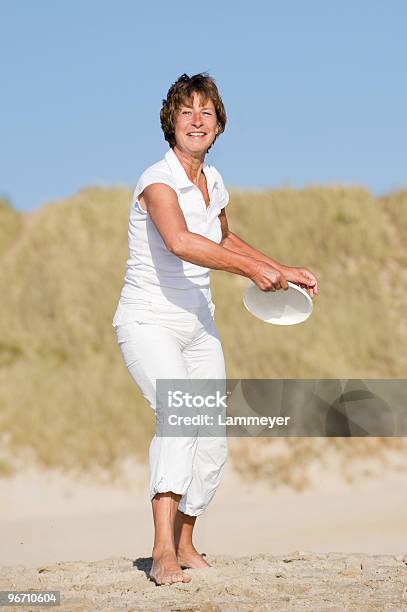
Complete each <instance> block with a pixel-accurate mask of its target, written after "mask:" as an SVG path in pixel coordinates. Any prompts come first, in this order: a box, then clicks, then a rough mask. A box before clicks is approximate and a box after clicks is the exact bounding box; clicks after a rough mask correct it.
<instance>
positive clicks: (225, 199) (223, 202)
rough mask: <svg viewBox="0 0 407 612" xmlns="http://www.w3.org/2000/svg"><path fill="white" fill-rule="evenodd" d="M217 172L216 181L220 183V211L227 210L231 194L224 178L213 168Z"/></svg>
mask: <svg viewBox="0 0 407 612" xmlns="http://www.w3.org/2000/svg"><path fill="white" fill-rule="evenodd" d="M213 169H214V171H215V177H216V181H217V183H218V206H219V208H220V209H222V208H225V206H227V204H228V203H229V192H228V190H227V189H226V187H225V184H224V182H223V179H222V176H221V174H220V172H218V170H216V168H213Z"/></svg>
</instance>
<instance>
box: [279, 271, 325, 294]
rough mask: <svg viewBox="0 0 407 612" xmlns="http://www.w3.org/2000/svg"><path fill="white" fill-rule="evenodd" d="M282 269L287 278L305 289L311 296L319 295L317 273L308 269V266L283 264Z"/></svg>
mask: <svg viewBox="0 0 407 612" xmlns="http://www.w3.org/2000/svg"><path fill="white" fill-rule="evenodd" d="M281 271H282V273H283V274H284V276H285V277H286V279H287V280H289V281H291V282H292V283H295V284H296V285H299V286H300V287H302V288H303V289H305V290H306V291H307V292H308V294H309V295H310V297H314V295H317V293H318V281H317V278H316V276H315V274H313V273H312V272H311V271H310V270H308V268H296V267H291V266H283V267H282V270H281Z"/></svg>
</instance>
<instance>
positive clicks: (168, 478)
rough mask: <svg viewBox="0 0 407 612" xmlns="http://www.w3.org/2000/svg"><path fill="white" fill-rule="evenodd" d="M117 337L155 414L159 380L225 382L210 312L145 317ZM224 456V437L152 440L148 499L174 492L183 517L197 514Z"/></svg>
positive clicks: (210, 491)
mask: <svg viewBox="0 0 407 612" xmlns="http://www.w3.org/2000/svg"><path fill="white" fill-rule="evenodd" d="M158 315H159V316H158ZM208 315H209V316H208ZM116 335H117V341H118V344H119V347H120V350H121V353H122V356H123V359H124V362H125V364H126V367H127V368H128V370H129V373H130V375H131V376H132V378H133V380H134V381H135V383H136V384H137V386H138V387H139V389H140V390H141V392H142V394H143V396H144V397H145V399H146V400H147V401H148V403H149V404H150V406H151V408H152V409H153V410H154V411H155V410H156V380H157V379H159V378H163V379H164V378H166V379H187V378H208V379H209V378H217V379H218V378H225V377H226V375H225V364H224V358H223V351H222V347H221V343H220V340H219V337H218V334H217V331H216V327H215V324H214V321H213V318H212V316H210V314H209V311H201V312H199V313H197V314H194V313H191V312H187V311H184V312H181V313H175V312H170V313H164V312H163V313H161V312H160V313H157V312H154V313H144V315H143V316H141V317H139V318H138V320H135V321H132V322H129V323H125V324H123V325H118V326H117V328H116ZM226 456H227V444H226V438H224V437H219V438H213V437H212V438H208V437H206V438H205V437H175V436H174V437H163V436H156V435H155V436H154V437H153V439H152V441H151V444H150V450H149V461H150V499H152V498H153V497H154V495H155V494H156V493H164V492H167V491H173V492H174V493H178V494H180V495H181V500H180V504H179V509H180V510H181V511H182V512H185V513H186V514H189V515H191V516H198V515H199V514H202V512H204V510H205V509H206V507H207V506H208V504H209V503H210V501H211V499H212V498H213V495H214V494H215V491H216V489H217V487H218V485H219V483H220V480H221V478H222V474H223V468H224V464H225V462H226Z"/></svg>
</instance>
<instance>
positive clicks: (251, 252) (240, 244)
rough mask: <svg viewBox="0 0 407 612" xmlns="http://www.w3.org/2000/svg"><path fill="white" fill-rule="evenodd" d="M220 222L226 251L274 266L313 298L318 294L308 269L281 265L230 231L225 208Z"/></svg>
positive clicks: (315, 283) (315, 282)
mask: <svg viewBox="0 0 407 612" xmlns="http://www.w3.org/2000/svg"><path fill="white" fill-rule="evenodd" d="M219 220H220V225H221V229H222V240H221V242H220V244H221V246H223V247H224V248H225V249H229V250H231V251H234V252H235V253H242V254H244V255H248V256H249V257H253V258H255V259H256V260H258V261H263V262H265V263H267V264H269V265H270V266H273V268H275V269H276V270H279V272H281V273H282V274H284V276H285V277H286V279H287V280H289V281H292V282H293V283H297V284H298V285H301V287H304V288H305V289H307V291H308V293H309V295H310V296H311V297H313V296H314V295H316V294H317V293H318V281H317V279H316V277H315V275H314V274H313V273H312V272H311V271H310V270H308V268H300V267H294V266H286V265H284V264H282V263H279V262H278V261H276V260H275V259H272V258H271V257H268V256H267V255H266V254H265V253H262V252H261V251H259V250H257V249H255V248H254V247H252V246H251V245H250V244H248V243H247V242H245V241H244V240H243V239H242V238H240V237H239V236H237V235H236V234H234V233H233V232H231V231H230V229H229V225H228V221H227V218H226V212H225V209H224V208H222V210H221V212H220V215H219Z"/></svg>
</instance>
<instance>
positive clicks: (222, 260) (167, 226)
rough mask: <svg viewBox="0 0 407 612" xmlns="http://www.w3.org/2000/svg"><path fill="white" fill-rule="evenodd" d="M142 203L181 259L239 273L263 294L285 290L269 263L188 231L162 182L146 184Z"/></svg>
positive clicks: (174, 197)
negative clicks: (251, 281)
mask: <svg viewBox="0 0 407 612" xmlns="http://www.w3.org/2000/svg"><path fill="white" fill-rule="evenodd" d="M143 195H144V202H145V204H146V207H147V211H148V214H149V215H150V217H151V219H152V221H153V223H154V225H155V226H156V228H157V230H158V232H159V233H160V235H161V237H162V239H163V241H164V243H165V246H166V247H167V249H168V250H169V251H171V252H172V253H174V255H177V256H178V257H179V258H180V259H184V260H185V261H190V262H191V263H194V264H197V265H199V266H204V267H207V268H212V269H214V270H224V271H226V272H231V273H232V274H240V275H242V276H246V277H248V278H250V279H252V280H253V282H254V283H256V285H257V286H258V287H259V289H262V290H263V291H276V290H277V289H288V284H287V279H286V278H285V276H284V275H283V274H282V273H281V272H280V271H279V270H277V269H275V268H274V267H273V266H271V265H270V264H269V263H267V262H265V261H261V260H258V259H256V258H255V257H252V256H251V255H247V254H244V253H238V252H235V251H232V250H230V249H226V248H224V247H223V246H221V245H219V244H217V243H216V242H214V241H213V240H209V239H208V238H206V237H205V236H201V235H200V234H196V233H194V232H190V231H189V230H188V227H187V224H186V221H185V217H184V215H183V213H182V210H181V208H180V205H179V202H178V198H177V194H176V193H175V191H174V190H173V189H172V188H171V187H169V186H168V185H165V184H163V183H153V184H152V185H148V187H146V188H145V189H144V191H143Z"/></svg>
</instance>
